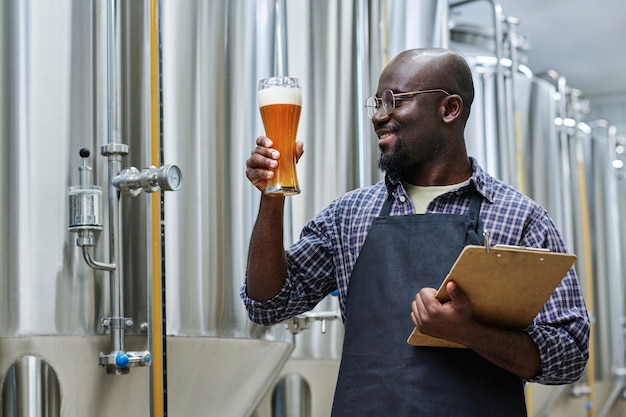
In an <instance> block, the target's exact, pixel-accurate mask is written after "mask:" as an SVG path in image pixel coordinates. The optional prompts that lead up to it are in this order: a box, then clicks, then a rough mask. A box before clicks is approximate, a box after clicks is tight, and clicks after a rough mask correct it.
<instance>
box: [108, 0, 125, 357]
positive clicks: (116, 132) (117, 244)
mask: <svg viewBox="0 0 626 417" xmlns="http://www.w3.org/2000/svg"><path fill="white" fill-rule="evenodd" d="M120 21H121V18H120V11H119V2H118V1H117V0H109V2H108V8H107V108H108V112H107V114H108V144H109V147H108V148H107V149H103V155H105V156H107V157H108V159H109V163H108V168H109V181H108V186H109V256H110V263H111V264H115V265H117V268H116V269H115V270H112V271H110V288H111V299H110V305H111V317H114V318H121V317H123V305H122V303H123V300H124V294H123V286H122V273H123V270H124V268H123V266H124V265H123V261H122V259H121V256H120V255H121V253H122V247H121V245H122V241H121V239H120V238H119V237H120V236H121V230H122V219H121V198H120V197H121V196H120V192H119V190H117V188H115V186H114V185H113V179H114V178H115V177H116V176H117V175H118V174H119V173H120V171H121V170H122V154H124V153H126V152H125V151H126V148H125V147H120V146H116V145H118V144H121V101H120V90H121V84H122V83H121V71H120V62H121V59H120V58H121V57H120V55H121V49H122V48H121V24H120ZM117 327H121V326H111V329H110V334H111V350H112V351H113V352H117V351H123V350H124V335H123V332H124V330H123V329H122V328H117Z"/></svg>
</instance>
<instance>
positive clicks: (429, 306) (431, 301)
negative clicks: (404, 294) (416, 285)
mask: <svg viewBox="0 0 626 417" xmlns="http://www.w3.org/2000/svg"><path fill="white" fill-rule="evenodd" d="M436 295H437V291H436V290H435V289H434V288H422V289H421V290H420V292H418V293H417V294H416V295H415V299H414V300H413V302H412V303H411V320H412V321H413V324H415V326H416V327H418V328H420V327H422V325H423V323H424V321H425V320H427V319H428V317H429V316H430V314H432V312H433V310H434V309H435V308H436V307H438V306H440V303H439V300H437V298H436V297H435V296H436Z"/></svg>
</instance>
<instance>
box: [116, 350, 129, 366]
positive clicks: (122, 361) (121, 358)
mask: <svg viewBox="0 0 626 417" xmlns="http://www.w3.org/2000/svg"><path fill="white" fill-rule="evenodd" d="M129 363H130V358H129V357H128V355H127V354H126V353H124V352H120V353H118V354H117V355H115V364H116V365H117V366H119V367H120V368H126V367H127V366H128V364H129Z"/></svg>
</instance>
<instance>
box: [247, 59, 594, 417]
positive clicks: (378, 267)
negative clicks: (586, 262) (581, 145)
mask: <svg viewBox="0 0 626 417" xmlns="http://www.w3.org/2000/svg"><path fill="white" fill-rule="evenodd" d="M473 98H474V87H473V83H472V75H471V72H470V69H469V67H468V65H467V63H466V62H465V60H464V59H463V58H462V57H461V56H460V55H459V54H456V53H454V52H452V51H449V50H445V49H417V50H409V51H405V52H403V53H401V54H399V55H398V56H397V57H395V58H394V59H393V60H392V61H391V62H390V63H389V64H388V65H387V67H386V68H385V69H384V70H383V72H382V74H381V76H380V79H379V84H378V90H377V92H376V96H375V97H370V98H369V99H368V101H367V103H366V107H368V109H369V110H370V114H371V118H372V124H373V127H374V129H375V131H376V134H377V135H378V137H379V142H378V146H379V148H380V161H379V166H380V168H381V169H383V170H384V171H385V172H386V175H385V180H384V181H381V182H379V183H377V184H375V185H373V186H369V187H364V188H361V189H357V190H354V191H352V192H349V193H347V194H345V195H344V196H341V197H339V198H338V199H336V200H335V201H333V202H332V203H331V204H330V205H329V206H328V207H327V208H326V209H324V210H323V211H322V212H321V213H319V214H318V215H317V216H315V218H313V219H312V220H311V221H310V222H309V223H308V224H307V225H306V226H305V228H304V229H303V231H302V234H301V237H300V240H299V241H298V242H296V243H295V244H294V245H293V246H292V247H290V248H289V249H288V250H287V251H285V250H284V249H283V240H282V238H283V204H284V198H275V197H268V196H265V195H263V196H262V197H261V203H260V208H259V214H258V219H257V221H256V224H255V226H254V230H253V233H252V237H251V241H250V250H249V258H248V270H247V276H246V282H245V283H244V285H243V287H242V291H241V296H242V298H243V300H244V302H245V304H246V307H247V309H248V313H249V315H250V318H251V319H252V320H254V321H256V322H258V323H261V324H266V325H269V324H272V323H277V322H279V321H281V320H285V319H287V318H289V317H292V316H294V315H297V314H300V313H302V312H304V311H306V310H309V309H311V308H313V307H314V306H315V305H316V304H317V303H318V302H319V301H320V300H321V299H322V298H324V297H325V296H326V295H327V294H328V293H330V292H331V291H333V290H335V289H338V290H339V291H338V292H339V304H340V308H341V313H342V318H343V321H344V323H345V330H346V333H345V340H344V347H343V354H342V360H341V365H340V370H339V378H338V381H337V388H336V392H335V399H334V403H333V416H429V417H432V416H463V417H467V416H476V417H487V416H494V417H502V416H507V417H511V416H520V417H522V416H526V408H525V401H524V391H523V387H524V382H525V381H533V382H539V383H545V384H564V383H570V382H574V381H576V380H577V379H578V378H580V376H581V374H582V372H583V371H584V367H585V364H586V361H587V358H588V350H587V348H588V338H589V318H588V315H587V311H586V308H585V304H584V300H583V297H582V294H581V290H580V287H579V284H578V280H577V277H576V275H575V272H574V270H573V269H572V270H570V271H569V272H568V274H567V275H566V277H565V278H564V279H563V281H562V282H561V284H560V285H559V287H558V288H557V289H556V291H555V292H554V294H553V295H552V297H551V298H550V300H549V301H548V303H547V304H546V306H545V307H544V308H543V309H542V311H541V312H540V313H539V315H538V316H537V317H536V318H535V320H534V322H533V323H532V325H531V326H529V327H528V328H527V329H524V330H523V331H519V330H505V329H499V328H493V327H489V326H486V325H484V324H482V323H479V322H477V321H475V320H474V319H473V318H472V310H471V306H470V305H469V303H468V300H467V298H466V297H465V295H464V294H463V293H462V292H461V291H460V290H459V289H458V288H457V286H456V285H455V284H454V282H451V283H449V284H448V286H447V290H448V293H449V295H450V298H451V300H450V301H449V302H446V303H443V304H442V303H440V302H439V301H438V300H437V299H436V298H435V292H436V290H435V288H438V286H439V285H440V283H441V282H442V281H443V278H444V277H445V276H446V274H447V272H448V271H449V269H450V267H451V266H452V264H453V263H454V260H455V259H456V258H457V256H458V255H459V253H460V252H461V250H462V248H463V247H464V246H465V245H468V244H481V243H482V235H483V231H485V232H487V233H488V234H489V240H490V243H491V244H506V245H519V246H527V247H540V248H548V249H550V250H551V251H555V252H565V250H566V249H565V247H564V244H563V242H562V239H561V237H560V236H559V233H558V231H557V230H556V228H555V226H554V224H553V222H552V220H551V219H550V217H549V216H548V214H547V213H546V212H545V210H544V209H543V208H542V207H540V206H539V205H538V204H536V203H535V202H534V201H532V200H530V199H529V198H527V197H525V196H523V195H522V194H521V193H519V192H517V191H516V190H514V189H513V188H511V187H509V186H507V185H505V184H504V183H502V182H500V181H498V180H496V179H494V178H493V177H491V176H489V175H488V174H487V173H486V172H485V171H483V169H482V168H481V167H480V166H479V165H478V164H477V162H476V161H475V160H474V159H473V158H470V157H468V155H467V152H466V147H465V138H464V129H465V124H466V122H467V119H468V117H469V113H470V106H471V104H472V101H473ZM256 143H257V148H256V149H255V150H254V151H253V152H252V155H251V156H250V158H249V159H248V161H247V170H246V174H247V176H248V179H249V180H250V181H251V182H252V183H253V184H254V185H255V186H256V187H257V188H258V189H259V190H263V189H264V187H265V181H266V180H267V179H268V178H270V177H271V176H272V171H271V169H272V168H275V167H276V166H277V164H278V163H279V161H278V158H279V155H278V153H277V152H276V151H275V150H274V149H272V142H271V140H270V139H268V138H265V137H259V138H258V139H257V142H256ZM302 151H303V147H302V143H299V144H298V155H299V156H301V155H302ZM416 213H425V214H416ZM409 317H411V319H412V320H411V319H410V318H409ZM414 326H416V327H417V328H418V329H419V330H420V331H421V332H422V333H425V334H429V335H431V336H436V337H439V338H443V339H447V340H450V341H453V342H457V343H460V344H462V345H464V346H466V347H467V348H468V349H454V348H432V347H415V346H410V345H408V344H407V343H406V338H407V336H408V335H409V334H410V332H411V330H412V329H413V327H414Z"/></svg>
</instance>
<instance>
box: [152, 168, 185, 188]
mask: <svg viewBox="0 0 626 417" xmlns="http://www.w3.org/2000/svg"><path fill="white" fill-rule="evenodd" d="M157 178H158V181H159V186H160V187H161V190H163V191H176V190H178V189H179V188H180V182H181V181H182V179H183V173H182V172H181V170H180V168H179V167H178V165H174V164H167V165H163V166H162V167H161V168H159V174H158V176H157Z"/></svg>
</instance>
